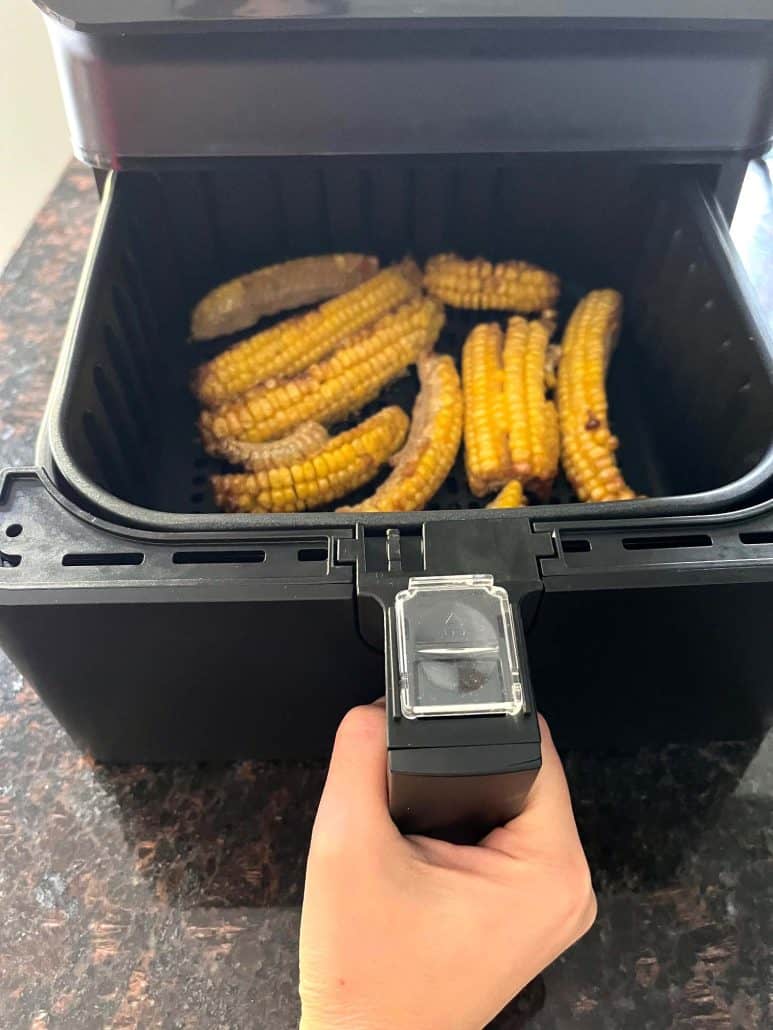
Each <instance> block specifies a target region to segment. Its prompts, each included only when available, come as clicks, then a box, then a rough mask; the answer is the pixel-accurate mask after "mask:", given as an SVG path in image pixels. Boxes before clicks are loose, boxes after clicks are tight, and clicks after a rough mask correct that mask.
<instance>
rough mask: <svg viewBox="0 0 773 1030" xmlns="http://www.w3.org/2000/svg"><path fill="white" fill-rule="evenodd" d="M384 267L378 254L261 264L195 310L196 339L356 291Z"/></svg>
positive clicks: (193, 336)
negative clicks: (264, 265)
mask: <svg viewBox="0 0 773 1030" xmlns="http://www.w3.org/2000/svg"><path fill="white" fill-rule="evenodd" d="M377 271H378V258H375V257H368V256H366V255H365V254H323V255H322V256H321V257H305V258H296V259H295V260H294V261H283V262H282V263H281V264H278V265H269V266H267V267H266V268H259V269H257V271H255V272H249V273H248V274H247V275H240V276H238V277H237V278H236V279H231V280H230V281H229V282H227V283H223V284H222V285H220V286H216V287H215V289H214V290H210V292H209V293H208V294H207V295H206V297H203V298H202V299H201V300H200V301H199V303H198V304H197V305H196V307H195V308H194V309H193V314H192V315H191V339H192V340H211V339H213V338H214V337H215V336H227V335H228V334H229V333H237V332H239V330H240V329H247V328H248V327H249V326H251V325H255V323H256V322H257V321H259V319H261V318H263V317H264V316H265V315H275V314H277V312H279V311H288V310H290V309H292V308H300V307H303V306H304V305H306V304H318V303H319V302H320V301H321V300H327V299H328V297H337V296H338V294H339V293H345V292H346V290H353V289H354V287H355V286H359V284H360V283H363V282H365V280H366V279H370V278H371V277H372V276H374V275H375V274H376V272H377Z"/></svg>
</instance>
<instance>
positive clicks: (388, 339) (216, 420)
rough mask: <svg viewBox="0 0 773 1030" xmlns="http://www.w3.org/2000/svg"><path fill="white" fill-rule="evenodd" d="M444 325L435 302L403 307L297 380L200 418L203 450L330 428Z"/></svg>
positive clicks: (421, 300)
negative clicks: (313, 426) (305, 428)
mask: <svg viewBox="0 0 773 1030" xmlns="http://www.w3.org/2000/svg"><path fill="white" fill-rule="evenodd" d="M443 322H444V315H443V309H442V307H441V306H440V305H439V304H438V303H437V302H436V301H434V300H432V299H431V298H428V297H417V298H416V299H414V300H411V301H409V302H408V303H407V304H404V305H403V306H402V307H401V308H398V310H397V311H395V312H393V313H391V314H388V315H385V316H384V317H383V318H382V319H380V320H379V321H378V322H377V323H376V324H375V325H374V326H373V327H372V328H370V329H368V330H363V331H362V332H361V333H359V334H357V335H356V336H354V337H353V338H352V339H350V340H349V341H348V342H347V343H345V344H342V345H341V346H340V347H339V348H338V349H337V350H336V351H335V352H334V353H333V354H331V355H330V357H328V358H326V359H325V360H324V361H321V362H319V363H318V364H316V365H312V367H311V368H309V369H307V370H306V371H305V372H303V373H302V374H301V375H298V376H295V377H294V378H287V379H279V380H276V381H272V382H269V383H264V384H262V385H261V386H257V387H255V388H254V389H252V390H249V391H248V392H247V393H246V394H245V395H244V396H243V397H240V398H238V399H237V400H236V401H233V402H231V403H230V404H226V405H223V406H222V407H220V408H218V409H217V410H215V411H204V412H202V415H201V418H200V420H199V427H200V429H201V435H202V439H203V440H204V445H205V447H206V448H207V450H209V451H210V452H211V453H218V450H219V443H218V441H219V440H222V439H225V438H228V437H233V438H234V439H238V440H247V441H250V442H253V443H262V442H263V441H266V440H276V439H277V438H278V437H282V436H285V435H286V434H287V433H289V432H290V431H291V430H292V429H294V428H295V427H296V426H299V425H300V424H301V423H303V422H310V421H313V422H320V423H321V424H323V425H331V424H332V423H333V422H335V421H337V420H339V419H342V418H345V417H346V416H348V415H350V414H351V413H352V412H354V411H359V409H360V408H362V407H363V406H364V405H365V404H367V403H368V402H369V401H372V400H373V399H374V398H375V397H377V396H378V394H379V392H380V391H381V390H382V388H383V387H384V386H386V384H387V383H389V382H391V381H392V380H393V379H395V378H397V376H399V375H401V374H402V373H403V372H404V371H405V369H406V368H407V367H408V365H410V364H412V363H413V362H415V361H417V360H418V359H419V357H420V356H421V355H422V354H424V353H426V352H428V351H429V350H430V349H431V348H432V346H433V345H434V343H435V340H436V339H437V338H438V335H439V333H440V330H441V328H442V326H443Z"/></svg>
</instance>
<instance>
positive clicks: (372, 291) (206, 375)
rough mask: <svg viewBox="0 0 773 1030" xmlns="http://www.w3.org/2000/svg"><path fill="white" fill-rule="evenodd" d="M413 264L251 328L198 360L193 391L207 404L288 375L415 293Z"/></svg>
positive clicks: (312, 362) (405, 263) (406, 264)
mask: <svg viewBox="0 0 773 1030" xmlns="http://www.w3.org/2000/svg"><path fill="white" fill-rule="evenodd" d="M414 269H415V266H413V267H412V265H411V264H410V263H408V262H404V263H403V265H402V266H400V267H394V268H385V269H384V270H383V271H382V272H379V273H378V275H376V276H374V277H373V278H372V279H369V280H368V281H367V282H365V283H362V285H360V286H357V287H356V288H355V289H353V290H350V291H349V292H348V293H344V294H342V295H341V296H340V297H334V298H333V300H328V301H326V302H325V303H324V304H321V305H320V306H319V307H318V308H315V309H314V310H313V311H309V312H307V313H306V314H305V315H300V316H298V317H296V318H290V319H287V321H284V322H279V323H278V324H277V325H275V326H271V328H269V329H265V330H263V332H259V333H255V334H254V335H253V336H250V337H249V338H248V339H246V340H242V342H241V343H237V344H235V345H234V346H233V347H230V348H229V349H228V350H226V351H223V353H222V354H218V355H217V357H215V358H213V359H212V361H208V362H207V363H206V364H204V365H202V366H201V367H200V368H199V370H198V372H197V374H196V377H195V380H194V391H195V393H196V395H197V396H198V398H199V400H200V401H201V402H202V403H203V404H205V405H207V406H208V407H215V406H217V405H220V404H224V403H226V402H227V401H229V400H233V399H234V398H236V397H238V396H239V395H240V394H242V393H244V392H245V391H247V390H249V389H250V388H251V387H253V386H255V385H257V384H259V383H261V382H264V381H265V380H267V379H271V378H274V377H276V376H291V375H295V374H296V373H298V372H301V371H302V370H303V369H305V368H308V367H309V366H310V365H312V364H314V362H316V361H319V360H321V359H322V358H325V357H326V356H327V355H328V354H330V353H331V352H332V351H334V350H335V349H336V347H337V346H338V345H339V344H341V343H342V341H343V340H345V339H346V338H347V337H349V336H351V334H352V333H356V332H357V331H358V330H360V329H364V328H365V327H367V326H369V325H371V324H372V323H373V322H375V321H376V320H377V319H379V318H381V317H382V316H383V315H385V314H386V313H387V312H388V311H390V310H391V309H392V308H394V307H396V306H397V305H398V304H402V303H404V302H405V301H407V300H408V299H409V298H411V297H415V296H416V294H417V292H418V286H417V283H416V280H415V272H414Z"/></svg>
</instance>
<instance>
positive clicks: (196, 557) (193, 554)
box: [172, 550, 266, 565]
mask: <svg viewBox="0 0 773 1030" xmlns="http://www.w3.org/2000/svg"><path fill="white" fill-rule="evenodd" d="M265 560H266V552H265V551H260V550H255V551H175V552H174V554H173V555H172V561H173V563H174V564H175V565H260V563H261V562H264V561H265Z"/></svg>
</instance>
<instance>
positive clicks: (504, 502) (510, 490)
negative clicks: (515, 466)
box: [486, 479, 529, 508]
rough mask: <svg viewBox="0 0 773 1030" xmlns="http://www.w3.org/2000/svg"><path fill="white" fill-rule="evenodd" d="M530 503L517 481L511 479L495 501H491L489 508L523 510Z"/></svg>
mask: <svg viewBox="0 0 773 1030" xmlns="http://www.w3.org/2000/svg"><path fill="white" fill-rule="evenodd" d="M528 503H529V502H528V501H527V500H526V497H525V495H524V492H523V487H522V486H521V484H520V483H519V482H518V480H517V479H511V480H510V482H509V483H505V485H504V486H503V487H502V489H501V490H500V491H499V493H498V494H497V495H496V497H495V498H494V499H493V501H489V503H488V504H487V505H486V507H487V508H522V507H524V505H527V504H528Z"/></svg>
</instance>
